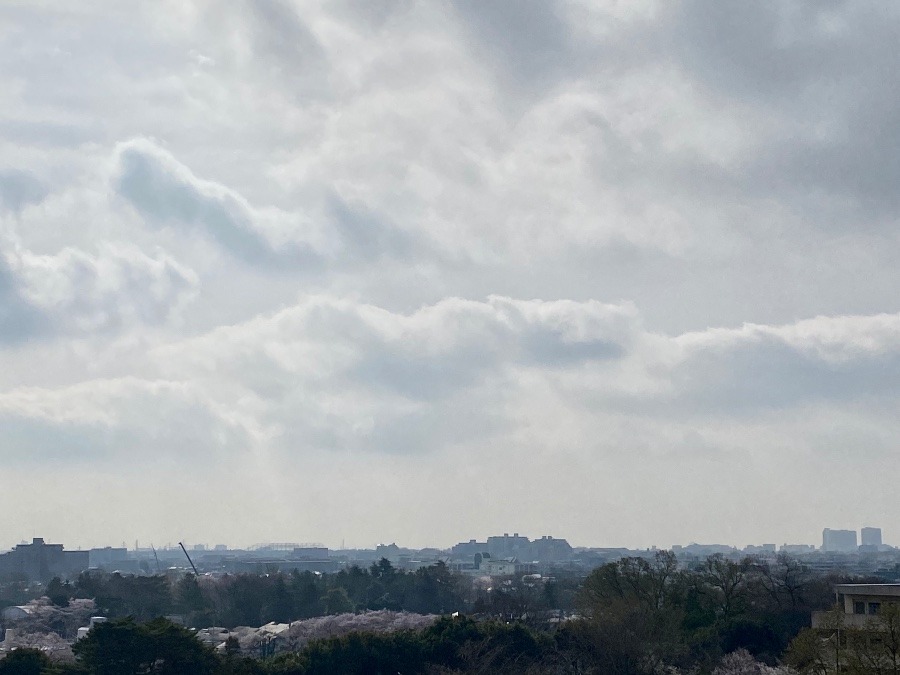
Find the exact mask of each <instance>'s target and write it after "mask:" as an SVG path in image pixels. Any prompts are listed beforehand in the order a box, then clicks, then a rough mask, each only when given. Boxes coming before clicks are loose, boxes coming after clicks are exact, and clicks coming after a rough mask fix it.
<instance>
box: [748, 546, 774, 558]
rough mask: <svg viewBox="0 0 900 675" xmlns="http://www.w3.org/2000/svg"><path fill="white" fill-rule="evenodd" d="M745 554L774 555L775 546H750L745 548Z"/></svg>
mask: <svg viewBox="0 0 900 675" xmlns="http://www.w3.org/2000/svg"><path fill="white" fill-rule="evenodd" d="M743 552H744V553H746V554H747V555H763V556H766V555H774V554H775V544H760V545H759V546H755V545H753V544H750V545H749V546H745V547H744V551H743Z"/></svg>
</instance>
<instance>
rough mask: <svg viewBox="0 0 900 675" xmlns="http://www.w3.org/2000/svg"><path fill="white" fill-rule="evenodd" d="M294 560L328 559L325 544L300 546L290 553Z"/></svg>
mask: <svg viewBox="0 0 900 675" xmlns="http://www.w3.org/2000/svg"><path fill="white" fill-rule="evenodd" d="M291 558H294V559H295V560H328V549H327V548H326V547H325V546H300V547H297V548H295V549H294V551H293V553H291Z"/></svg>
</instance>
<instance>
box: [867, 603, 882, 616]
mask: <svg viewBox="0 0 900 675" xmlns="http://www.w3.org/2000/svg"><path fill="white" fill-rule="evenodd" d="M880 609H881V603H880V602H870V603H869V614H878V611H879V610H880Z"/></svg>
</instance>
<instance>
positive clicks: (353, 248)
mask: <svg viewBox="0 0 900 675" xmlns="http://www.w3.org/2000/svg"><path fill="white" fill-rule="evenodd" d="M328 204H329V209H328V210H329V213H330V215H331V222H332V223H333V224H334V229H335V231H336V233H337V234H338V236H339V237H340V238H341V241H342V242H343V243H344V247H345V252H346V253H347V254H349V255H351V256H355V257H358V258H360V259H362V260H372V259H379V258H400V259H407V258H409V257H410V255H411V254H413V253H414V252H416V251H418V252H420V253H421V252H424V250H425V247H424V246H423V245H421V243H420V242H417V241H416V239H415V237H414V236H413V235H411V234H408V233H406V232H404V231H402V230H400V229H399V228H397V227H395V226H393V225H391V224H389V223H385V222H384V220H383V219H382V217H381V216H379V215H378V214H376V213H372V212H370V211H368V210H367V209H365V208H364V207H362V206H359V205H351V204H349V203H347V201H346V200H344V199H342V198H341V197H340V196H339V195H337V194H332V195H331V197H330V199H329V200H328Z"/></svg>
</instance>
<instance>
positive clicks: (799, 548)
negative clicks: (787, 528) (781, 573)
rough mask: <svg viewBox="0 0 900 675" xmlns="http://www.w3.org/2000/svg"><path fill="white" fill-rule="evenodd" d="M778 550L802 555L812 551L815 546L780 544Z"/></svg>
mask: <svg viewBox="0 0 900 675" xmlns="http://www.w3.org/2000/svg"><path fill="white" fill-rule="evenodd" d="M778 550H779V551H781V552H782V553H787V554H789V555H802V554H804V553H814V552H815V550H816V547H815V546H813V545H812V544H782V545H781V548H780V549H778Z"/></svg>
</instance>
